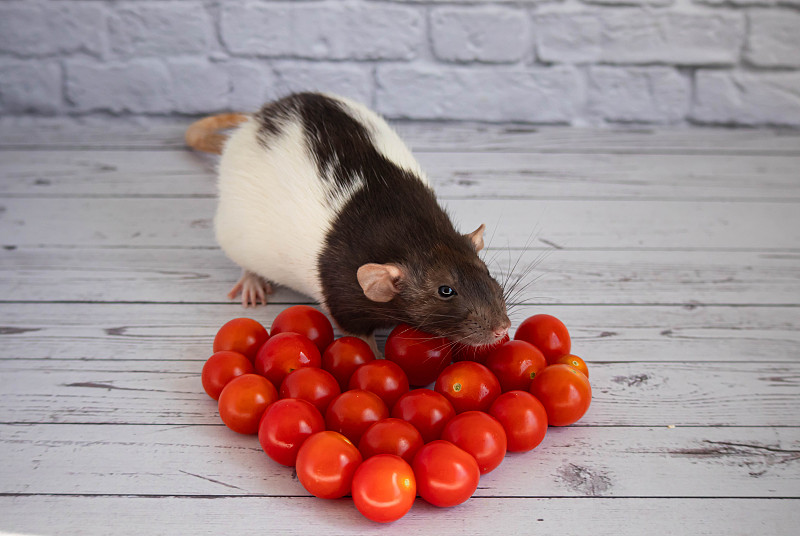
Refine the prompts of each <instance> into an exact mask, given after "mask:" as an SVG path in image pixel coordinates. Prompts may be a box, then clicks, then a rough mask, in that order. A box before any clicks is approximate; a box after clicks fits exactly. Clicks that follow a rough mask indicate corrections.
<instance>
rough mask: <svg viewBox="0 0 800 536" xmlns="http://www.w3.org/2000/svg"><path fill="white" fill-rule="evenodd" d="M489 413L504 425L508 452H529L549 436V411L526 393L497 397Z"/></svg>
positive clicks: (509, 393)
mask: <svg viewBox="0 0 800 536" xmlns="http://www.w3.org/2000/svg"><path fill="white" fill-rule="evenodd" d="M489 414H490V415H491V416H492V417H494V418H495V419H497V420H498V421H499V422H500V424H502V425H503V429H505V431H506V439H507V441H508V443H507V448H508V451H509V452H526V451H529V450H531V449H532V448H534V447H536V446H537V445H539V443H541V442H542V439H544V435H545V433H547V412H546V411H545V410H544V406H543V405H542V403H541V402H539V400H538V399H537V398H536V397H535V396H533V395H532V394H530V393H529V392H527V391H509V392H507V393H503V394H502V395H500V396H498V397H497V400H495V401H494V404H492V407H491V408H489Z"/></svg>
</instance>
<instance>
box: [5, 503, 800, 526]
mask: <svg viewBox="0 0 800 536" xmlns="http://www.w3.org/2000/svg"><path fill="white" fill-rule="evenodd" d="M798 506H800V501H799V500H797V499H736V500H725V499H701V500H698V499H662V498H655V499H642V498H614V499H604V498H591V499H587V498H582V499H564V498H558V499H505V498H499V497H497V498H496V497H491V498H489V497H487V498H474V499H471V500H468V501H467V502H466V503H464V504H462V505H459V506H457V507H453V508H436V507H434V506H431V505H429V504H427V503H425V502H424V501H422V500H420V499H417V501H416V502H415V503H414V506H413V507H412V509H411V511H410V512H409V513H408V514H407V515H406V516H405V517H404V518H402V519H401V520H399V521H396V522H394V523H392V524H390V525H381V526H376V524H375V523H374V522H371V521H369V520H367V519H366V518H364V517H362V516H361V515H359V514H358V512H357V511H356V509H355V507H354V506H353V502H352V501H350V500H347V499H341V500H332V501H326V500H322V499H317V498H307V497H291V498H271V497H230V498H208V497H202V496H190V497H164V496H154V497H105V496H87V497H82V496H79V497H71V496H66V497H63V496H18V497H16V496H9V497H0V512H3V514H4V516H3V528H4V529H6V530H9V531H12V532H16V533H25V534H48V535H50V534H66V535H70V534H78V533H80V534H85V535H94V534H98V535H99V534H108V533H109V532H112V533H114V534H150V535H158V534H164V535H170V536H172V535H179V534H187V535H191V536H195V535H197V534H222V533H225V534H230V533H250V532H253V531H254V530H264V529H263V527H268V528H269V529H268V530H269V531H270V532H271V533H276V534H287V535H295V534H297V535H307V534H337V535H354V536H361V535H363V534H378V533H379V534H384V535H385V534H398V535H404V536H406V535H420V536H429V535H430V534H437V535H454V536H463V535H464V534H496V533H497V532H498V527H502V534H508V535H515V536H516V535H527V534H532V533H534V531H535V533H536V534H539V533H541V534H585V533H586V531H587V529H588V527H587V523H588V524H590V525H591V531H592V533H593V534H609V535H611V534H614V535H619V536H640V535H641V534H645V533H648V532H653V531H657V533H658V534H659V535H663V536H671V535H681V534H687V533H691V534H693V535H697V536H712V535H713V536H730V535H731V534H776V535H778V534H786V535H789V534H794V532H795V530H796V528H797V526H798V525H800V508H798Z"/></svg>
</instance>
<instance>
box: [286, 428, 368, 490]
mask: <svg viewBox="0 0 800 536" xmlns="http://www.w3.org/2000/svg"><path fill="white" fill-rule="evenodd" d="M361 460H362V458H361V453H360V452H359V451H358V449H357V448H356V446H355V445H353V443H352V442H351V441H350V440H349V439H347V438H346V437H344V436H343V435H342V434H340V433H339V432H333V431H331V430H326V431H322V432H317V433H316V434H312V435H310V436H309V437H308V438H307V439H306V440H305V441H303V444H302V445H301V446H300V450H299V451H298V452H297V465H296V471H297V479H298V480H299V481H300V483H301V484H302V485H303V487H304V488H306V491H308V492H309V493H310V494H312V495H314V496H315V497H320V498H322V499H338V498H339V497H343V496H345V495H347V494H348V493H349V492H350V486H351V484H352V483H353V474H354V473H355V472H356V468H357V467H358V466H359V464H361Z"/></svg>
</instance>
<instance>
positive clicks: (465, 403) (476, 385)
mask: <svg viewBox="0 0 800 536" xmlns="http://www.w3.org/2000/svg"><path fill="white" fill-rule="evenodd" d="M433 389H434V390H435V391H436V392H437V393H440V394H442V395H444V397H445V398H447V400H449V401H450V403H451V404H453V409H455V410H456V413H462V412H464V411H470V410H478V411H486V410H487V409H489V406H491V405H492V402H494V399H495V398H497V397H498V396H500V382H498V381H497V378H495V376H494V374H492V371H491V370H489V369H488V368H486V367H485V366H483V365H481V364H480V363H476V362H474V361H459V362H458V363H453V364H452V365H450V366H449V367H447V368H446V369H444V370H443V371H442V373H441V374H439V377H438V378H437V379H436V385H435V386H434V388H433Z"/></svg>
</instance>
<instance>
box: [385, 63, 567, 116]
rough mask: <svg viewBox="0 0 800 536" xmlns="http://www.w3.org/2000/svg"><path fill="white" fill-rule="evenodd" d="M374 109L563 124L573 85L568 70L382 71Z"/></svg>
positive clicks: (389, 67) (391, 113) (389, 112)
mask: <svg viewBox="0 0 800 536" xmlns="http://www.w3.org/2000/svg"><path fill="white" fill-rule="evenodd" d="M377 81H378V86H377V92H376V98H375V100H376V107H377V109H378V111H379V112H380V113H382V114H384V115H386V116H388V117H392V118H410V119H460V120H479V121H523V122H536V123H566V122H569V121H571V120H572V119H573V118H574V116H575V114H576V106H577V101H578V93H579V90H578V86H579V79H578V75H577V73H576V72H575V71H574V70H573V69H572V68H570V67H565V66H559V67H536V68H529V69H524V70H522V69H511V68H504V69H475V68H465V67H450V68H442V67H421V66H420V67H411V66H404V65H384V66H379V67H378V70H377Z"/></svg>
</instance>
